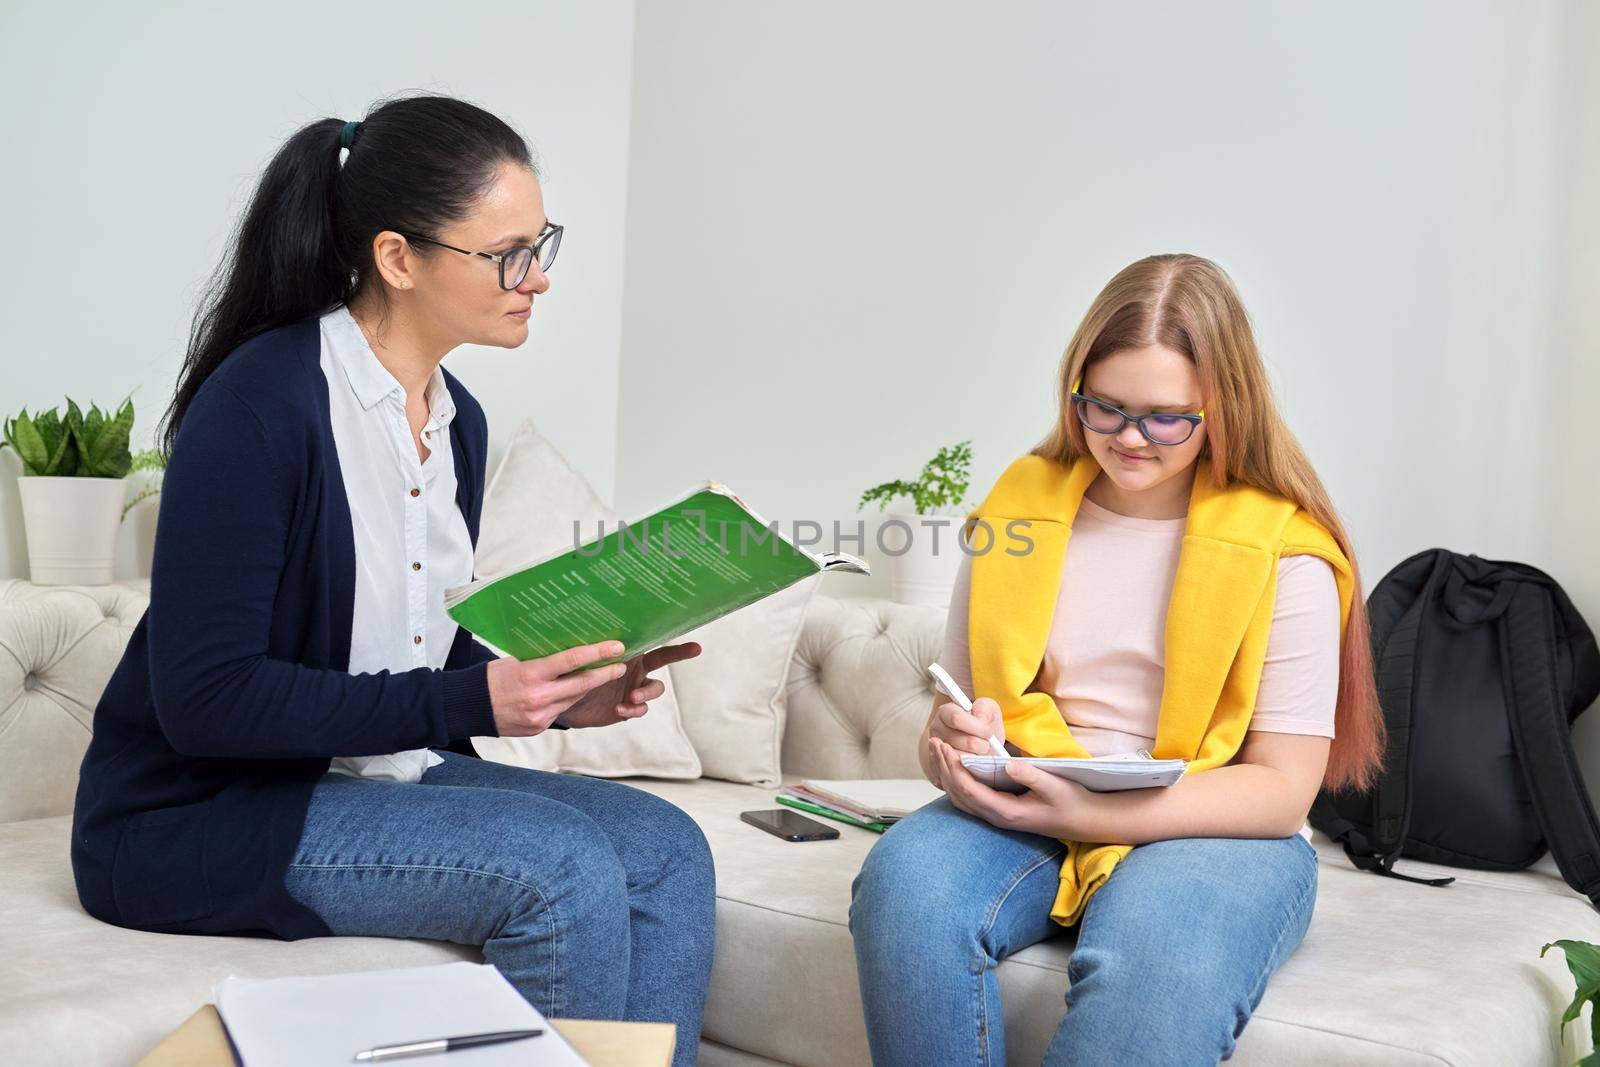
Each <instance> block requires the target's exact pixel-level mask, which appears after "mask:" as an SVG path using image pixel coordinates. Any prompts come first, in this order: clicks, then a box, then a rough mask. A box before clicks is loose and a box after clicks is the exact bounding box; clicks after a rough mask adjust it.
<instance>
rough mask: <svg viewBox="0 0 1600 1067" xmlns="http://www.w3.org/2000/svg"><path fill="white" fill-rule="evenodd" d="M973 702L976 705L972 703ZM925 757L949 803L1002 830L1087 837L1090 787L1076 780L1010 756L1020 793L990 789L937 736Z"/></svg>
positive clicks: (1076, 838)
mask: <svg viewBox="0 0 1600 1067" xmlns="http://www.w3.org/2000/svg"><path fill="white" fill-rule="evenodd" d="M974 708H976V705H974ZM928 745H929V752H928V762H929V763H930V764H932V765H933V767H934V769H935V770H936V771H937V772H938V774H939V777H940V779H941V788H943V789H944V791H945V794H946V795H947V796H949V798H950V803H952V804H954V805H955V806H956V807H958V808H960V809H961V810H962V811H964V812H966V813H967V814H969V815H976V816H977V817H978V818H980V819H982V820H984V821H985V822H987V823H989V824H991V825H993V826H997V827H999V828H1000V829H1002V830H1022V831H1026V832H1028V833H1034V834H1042V835H1043V836H1045V837H1054V838H1065V839H1068V840H1074V841H1081V840H1087V839H1092V837H1093V832H1092V830H1091V829H1090V826H1091V822H1092V819H1091V815H1092V806H1093V803H1094V793H1093V791H1092V790H1089V789H1086V788H1084V787H1083V786H1081V785H1079V784H1078V783H1077V782H1069V781H1067V779H1065V778H1057V777H1056V776H1055V775H1053V774H1050V773H1049V772H1048V771H1041V770H1040V769H1039V768H1037V767H1035V766H1033V765H1032V764H1029V763H1023V762H1021V761H1019V760H1012V761H1011V763H1010V764H1009V765H1008V766H1007V768H1006V770H1007V773H1008V774H1010V775H1011V780H1012V781H1014V782H1016V783H1017V784H1018V785H1020V786H1022V787H1023V788H1024V789H1026V790H1027V792H1026V793H1023V794H1021V795H1020V796H1013V795H1012V794H1010V793H1002V792H1001V791H1000V790H998V789H991V788H990V787H988V786H986V785H984V784H983V783H982V782H980V781H978V779H976V778H974V777H973V775H972V772H971V771H969V770H967V769H966V768H965V767H963V766H962V765H961V753H960V752H958V751H956V750H955V749H954V748H952V747H950V746H949V745H947V744H945V743H944V742H943V741H941V740H939V739H938V738H937V737H931V738H929V739H928Z"/></svg>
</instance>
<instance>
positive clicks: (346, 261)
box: [72, 96, 714, 1064]
mask: <svg viewBox="0 0 1600 1067" xmlns="http://www.w3.org/2000/svg"><path fill="white" fill-rule="evenodd" d="M561 233H562V230H561V227H560V226H557V225H554V224H553V223H551V222H550V220H549V219H548V218H547V217H546V215H545V209H544V202H543V197H542V194H541V190H540V186H539V180H538V172H537V168H536V166H535V164H534V161H533V159H532V157H531V155H530V154H529V151H528V147H527V145H526V144H525V143H524V141H523V139H522V138H521V137H520V136H519V135H518V134H517V133H516V132H515V131H513V130H512V129H511V128H510V127H509V126H507V125H506V124H505V123H504V122H502V121H501V120H499V119H497V118H496V117H494V116H493V115H491V114H489V113H488V112H486V111H484V110H482V109H480V108H477V107H474V106H472V105H470V104H467V103H463V102H461V101H459V100H454V99H451V98H449V97H443V96H414V97H408V98H402V99H396V100H392V101H390V102H387V103H385V104H383V105H382V106H380V107H378V108H376V109H375V110H374V111H372V113H371V114H370V115H368V116H367V118H366V119H365V120H363V121H360V122H342V121H340V120H338V119H331V118H330V119H321V120H319V121H317V122H313V123H311V124H310V125H307V126H305V127H304V128H302V129H301V130H299V131H298V132H297V133H295V134H294V135H293V136H292V137H291V138H290V139H289V140H288V142H287V143H286V144H285V145H284V146H283V147H282V149H280V150H279V152H278V153H277V155H276V156H275V157H274V158H273V160H272V162H271V163H270V164H269V165H268V167H267V169H266V172H265V174H264V175H263V176H262V178H261V182H260V185H259V186H258V188H257V190H256V193H255V196H254V197H253V199H252V201H251V203H250V206H249V208H248V210H247V211H246V213H245V215H244V218H243V221H242V223H241V224H240V226H239V229H238V231H237V232H236V234H235V235H234V239H233V242H232V247H231V249H230V251H229V253H228V254H227V257H226V263H225V270H224V272H223V273H222V274H221V275H219V277H218V278H217V279H216V281H215V283H214V284H213V286H212V287H211V289H210V291H209V292H208V294H207V297H206V299H205V300H204V301H203V302H202V306H201V310H200V312H199V314H198V315H197V316H196V319H195V325H194V330H193V333H192V335H191V338H190V343H189V349H188V354H187V358H186V359H185V362H184V366H183V370H182V373H181V375H180V378H179V382H178V386H177V390H176V393H175V395H174V396H173V400H172V404H171V407H170V408H169V409H168V412H167V419H166V422H165V427H164V436H163V445H164V447H165V448H166V450H167V451H168V453H169V461H168V466H167V473H166V477H165V481H164V483H163V491H162V496H161V512H160V519H159V522H158V525H157V534H156V542H155V556H154V561H153V565H152V570H151V579H150V606H149V609H148V610H147V611H146V613H145V616H144V617H143V618H142V619H141V620H140V621H139V624H138V626H137V627H136V628H135V630H134V632H133V636H132V638H131V640H130V641H129V644H128V647H127V650H126V652H125V654H124V655H123V657H122V661H121V663H120V664H119V665H118V667H117V670H116V672H115V673H114V674H113V675H112V678H111V680H110V682H109V683H108V685H107V686H106V689H105V692H104V694H103V695H102V697H101V700H100V703H99V705H98V707H97V708H96V709H95V716H94V736H93V739H92V741H91V742H90V745H89V749H88V752H87V753H86V754H85V756H84V761H83V766H82V769H81V772H80V776H79V783H78V796H77V807H76V811H75V814H74V825H73V841H72V864H73V871H74V875H75V878H76V882H77V888H78V896H79V899H80V900H81V901H82V902H83V906H84V908H85V909H86V910H87V911H88V912H89V913H90V914H92V915H94V916H95V917H97V918H99V919H102V920H103V921H105V922H109V923H115V924H117V925H119V926H126V927H131V928H135V929H142V930H152V931H174V932H177V931H183V932H195V933H231V932H256V933H264V934H267V935H274V936H277V937H281V938H286V939H297V938H303V937H316V936H326V935H329V934H337V935H346V934H349V935H367V936H382V937H408V938H430V939H436V940H443V941H453V942H457V943H461V944H468V945H476V946H481V947H482V950H483V955H484V957H485V959H486V960H487V961H488V962H490V963H493V964H495V965H496V966H497V967H498V968H499V969H500V970H501V972H502V973H504V974H505V976H506V978H507V979H509V980H510V981H511V983H512V984H513V985H515V986H516V988H517V989H518V990H519V991H521V993H522V994H523V996H524V997H526V998H527V999H528V1001H529V1002H530V1003H532V1004H534V1005H535V1006H536V1007H538V1008H539V1009H540V1010H542V1011H544V1012H545V1013H546V1014H548V1015H552V1016H569V1017H580V1018H594V1019H648V1020H660V1021H667V1022H672V1023H675V1024H676V1025H677V1028H678V1053H677V1062H678V1063H680V1064H685V1063H692V1062H693V1061H694V1058H695V1054H696V1052H697V1050H698V1045H699V1035H700V1019H701V1013H702V1009H703V1005H704V1000H705V992H706V985H707V982H708V981H709V977H710V969H711V949H712V934H713V925H714V916H713V908H714V885H713V871H712V864H711V856H710V851H709V849H708V848H707V846H706V842H705V838H704V837H703V835H702V834H701V832H700V830H699V828H698V827H697V826H696V825H695V823H694V822H693V821H692V820H690V819H689V818H688V817H687V816H686V815H685V814H684V813H683V812H681V811H679V810H678V809H677V808H675V807H673V806H672V805H671V804H668V803H667V802H665V801H663V800H660V799H658V798H656V797H654V796H652V795H650V794H648V793H645V792H643V791H641V790H637V789H633V788H631V787H629V786H626V785H623V784H621V783H618V782H611V781H604V780H600V779H594V778H585V777H579V776H574V775H563V774H551V773H546V772H543V771H536V770H528V769H525V768H519V767H511V766H506V765H503V764H497V763H492V762H488V761H485V760H481V759H478V758H476V753H475V752H474V750H473V748H472V743H471V740H470V739H471V738H472V737H475V736H530V735H534V734H538V733H540V732H542V731H544V730H546V729H550V728H558V729H562V728H569V727H595V726H605V725H609V724H612V723H617V722H621V721H624V720H627V719H633V718H637V717H638V716H640V715H643V714H645V712H646V710H647V706H648V704H649V702H650V701H651V700H653V699H655V698H657V697H659V696H660V695H661V694H662V692H663V690H664V686H663V683H662V682H661V681H660V680H659V679H654V678H651V677H650V673H651V672H652V671H655V670H658V669H659V668H661V667H664V666H666V665H667V664H669V663H672V662H675V661H677V660H681V659H685V658H688V657H691V656H694V655H697V654H698V653H699V651H700V649H699V646H698V645H695V644H693V643H687V644H682V645H674V646H669V647H665V648H660V649H656V650H654V651H651V652H648V653H646V654H644V655H641V656H637V657H634V658H633V659H631V660H629V661H627V662H624V663H615V664H610V665H607V666H603V667H597V668H594V669H592V670H579V668H582V667H586V666H588V665H590V664H593V663H596V662H598V661H600V660H603V659H609V658H612V657H614V656H619V655H623V654H624V650H623V649H622V648H621V647H620V645H619V644H618V643H617V642H603V643H600V644H595V645H587V646H583V647H579V648H572V649H568V650H566V651H564V652H561V653H558V654H556V655H553V656H549V657H547V658H544V659H539V660H529V661H517V660H514V659H511V658H496V657H494V656H493V654H492V653H490V652H489V651H488V650H487V649H486V648H484V647H483V646H482V645H479V644H478V643H476V642H475V641H473V640H472V639H471V637H470V635H469V634H468V633H467V632H466V631H464V630H461V629H460V628H459V627H457V626H456V624H455V622H454V621H453V620H452V619H450V617H449V616H448V615H447V614H445V611H444V606H443V599H442V595H443V590H444V589H445V588H446V587H448V586H451V585H455V584H458V583H462V582H466V581H468V580H470V578H471V577H472V554H473V546H474V544H475V543H476V541H477V536H478V518H479V515H480V513H481V509H482V503H483V485H484V465H485V449H486V441H487V436H488V434H487V427H486V425H485V422H484V416H483V411H482V409H481V408H480V407H479V405H478V403H477V401H475V400H474V399H473V398H472V395H471V394H470V393H468V392H467V390H466V389H465V388H464V387H463V386H462V385H461V383H460V382H459V381H458V380H457V379H456V378H455V376H454V375H452V374H451V373H450V372H448V371H446V370H445V369H444V368H443V367H442V366H440V363H441V361H442V360H443V359H444V357H445V356H446V355H447V354H448V353H449V352H450V351H451V350H453V349H454V348H455V347H456V346H458V345H461V344H482V345H495V346H499V347H502V348H514V347H516V346H518V345H520V344H522V343H523V341H524V340H525V339H526V338H527V335H528V319H529V317H530V314H531V311H532V305H533V302H534V299H535V298H536V296H538V295H540V294H542V293H544V292H545V291H546V290H547V289H548V288H549V285H550V282H549V278H548V276H547V275H546V273H545V272H546V271H547V270H548V269H549V268H550V267H551V265H552V264H553V262H554V260H555V255H556V250H557V248H558V247H559V245H560V241H561Z"/></svg>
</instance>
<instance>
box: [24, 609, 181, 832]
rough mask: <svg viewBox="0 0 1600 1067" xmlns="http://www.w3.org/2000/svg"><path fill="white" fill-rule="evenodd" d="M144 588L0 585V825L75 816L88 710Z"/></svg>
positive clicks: (135, 616) (138, 612)
mask: <svg viewBox="0 0 1600 1067" xmlns="http://www.w3.org/2000/svg"><path fill="white" fill-rule="evenodd" d="M149 585H150V583H149V581H148V580H145V581H139V582H132V583H127V584H119V585H105V586H42V585H34V584H32V583H31V582H25V581H22V580H21V579H6V580H0V822H10V821H12V820H13V819H36V818H42V817H44V816H47V815H65V814H68V813H69V812H71V811H72V798H73V795H74V793H76V791H77V788H78V765H79V764H80V763H82V762H83V752H84V749H85V748H87V747H88V745H89V729H90V721H91V720H92V719H93V717H94V706H95V704H97V703H99V700H100V691H101V690H102V689H104V688H105V685H106V680H107V679H109V678H110V677H111V672H112V671H113V670H115V669H116V666H117V661H118V660H120V659H121V658H122V649H123V648H124V646H126V645H127V643H128V637H129V635H130V634H132V633H133V628H134V627H135V626H136V625H138V622H139V618H140V616H142V615H143V614H144V607H145V604H146V602H147V601H148V599H149V596H148V589H149Z"/></svg>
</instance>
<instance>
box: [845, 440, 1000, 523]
mask: <svg viewBox="0 0 1600 1067" xmlns="http://www.w3.org/2000/svg"><path fill="white" fill-rule="evenodd" d="M971 467H972V442H971V441H962V442H959V443H958V444H953V445H946V446H945V447H944V448H941V449H939V451H938V452H937V453H935V454H934V457H933V458H932V459H930V460H929V461H928V463H927V465H926V466H925V467H923V468H922V473H921V474H920V475H918V476H917V480H916V481H914V482H906V481H893V482H884V483H883V484H882V485H875V486H873V487H872V488H871V489H868V490H867V491H866V492H865V493H862V494H861V502H860V503H859V504H857V505H856V510H857V511H860V510H861V509H862V508H864V507H866V506H867V505H868V504H870V503H872V502H873V501H877V504H878V510H879V511H882V510H884V508H885V507H887V506H888V503H889V501H891V500H895V499H897V498H899V497H910V498H911V503H912V507H913V508H914V509H915V511H916V513H917V514H918V515H932V514H935V513H937V512H938V511H939V510H940V509H942V508H954V507H959V506H960V505H961V504H962V502H963V500H964V498H965V497H966V495H967V486H968V485H969V484H971V481H972V473H971Z"/></svg>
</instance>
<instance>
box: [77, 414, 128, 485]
mask: <svg viewBox="0 0 1600 1067" xmlns="http://www.w3.org/2000/svg"><path fill="white" fill-rule="evenodd" d="M132 430H133V401H132V400H131V399H129V400H125V401H123V403H122V406H121V407H120V408H118V409H117V411H116V414H115V415H107V414H106V413H103V412H101V411H100V409H99V408H98V407H97V406H95V405H90V407H89V414H88V416H87V417H86V418H85V419H84V420H83V427H82V430H81V432H80V443H79V447H80V448H81V450H82V453H83V470H82V471H81V472H80V473H82V474H84V475H86V476H88V477H91V478H122V477H125V476H126V475H127V473H128V471H129V470H130V469H131V468H132V467H133V455H132V453H131V452H129V451H128V435H129V433H131V432H132Z"/></svg>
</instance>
